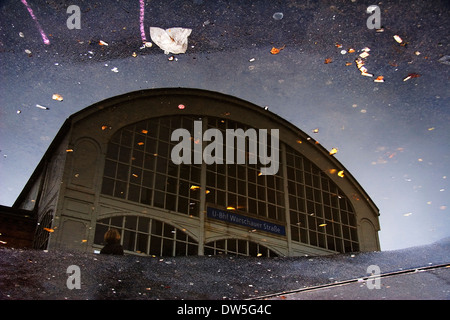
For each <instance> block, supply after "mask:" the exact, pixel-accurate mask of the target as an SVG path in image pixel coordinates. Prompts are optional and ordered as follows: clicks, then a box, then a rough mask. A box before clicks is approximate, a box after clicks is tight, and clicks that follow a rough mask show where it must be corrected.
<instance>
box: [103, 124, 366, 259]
mask: <svg viewBox="0 0 450 320" xmlns="http://www.w3.org/2000/svg"><path fill="white" fill-rule="evenodd" d="M194 120H198V118H195V117H192V116H185V117H162V118H158V119H151V120H147V121H142V122H139V123H136V124H134V125H131V126H128V127H126V128H124V129H122V130H120V131H119V132H118V133H116V134H115V135H114V137H113V138H112V139H111V142H110V144H109V145H108V152H107V160H106V163H105V174H104V183H103V187H102V193H103V194H107V195H111V196H114V197H118V198H123V199H128V200H131V201H135V202H140V203H143V204H147V205H153V206H155V207H160V208H165V209H168V210H173V211H178V212H182V213H186V214H189V215H193V216H198V214H199V204H200V188H191V187H193V186H200V172H201V165H195V164H193V165H180V166H177V165H173V163H172V162H171V161H170V159H169V158H170V150H171V148H172V147H173V146H174V145H175V144H176V143H178V142H171V141H170V132H171V131H172V130H174V129H177V128H180V127H183V128H186V129H187V130H189V131H190V132H192V130H193V121H194ZM207 126H208V128H213V127H215V128H218V129H219V130H221V132H222V133H223V136H224V137H225V129H237V128H242V129H243V130H244V131H245V130H247V129H248V127H246V126H244V125H240V124H238V123H236V122H234V121H230V120H225V119H219V118H212V117H210V118H208V119H207ZM150 131H151V132H150ZM144 132H145V133H144ZM152 133H153V134H152ZM144 139H145V141H144ZM141 142H143V144H142V143H141ZM268 142H270V140H269V141H268ZM224 152H226V151H225V150H224ZM285 154H286V166H285V168H286V170H287V177H288V198H289V206H290V217H291V237H292V240H293V241H298V242H302V243H307V244H310V245H314V246H319V247H323V248H327V249H330V250H335V251H338V252H348V251H358V250H359V247H358V238H357V232H356V221H355V217H354V213H353V211H352V208H351V205H350V204H349V203H348V200H347V199H345V198H344V197H343V196H341V195H340V194H339V190H338V188H337V186H335V185H334V183H333V182H332V181H331V180H329V178H328V177H326V176H325V174H324V173H322V172H320V169H318V168H317V167H316V166H315V165H314V164H313V163H311V162H310V161H308V160H307V159H305V158H303V157H302V156H300V155H299V154H297V153H296V152H295V151H294V150H293V149H292V148H290V147H289V146H286V153H285ZM224 157H225V153H224ZM280 158H281V157H280ZM246 160H247V161H246V163H245V164H243V165H240V164H238V165H226V164H212V165H207V166H206V175H207V180H206V181H207V183H206V202H209V203H214V204H217V205H219V206H224V207H227V208H230V209H237V210H243V211H246V212H248V213H250V214H255V215H257V216H260V217H264V218H270V219H274V220H278V221H282V222H284V221H285V207H284V188H283V179H282V175H281V174H282V170H283V166H282V164H281V163H280V167H279V169H280V170H279V171H278V174H277V175H274V176H263V175H259V174H258V173H259V171H258V166H259V163H258V164H249V163H248V158H247V159H246ZM155 172H156V174H155ZM127 177H128V179H127ZM188 188H189V190H188Z"/></svg>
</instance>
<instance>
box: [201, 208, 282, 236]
mask: <svg viewBox="0 0 450 320" xmlns="http://www.w3.org/2000/svg"><path fill="white" fill-rule="evenodd" d="M206 214H207V216H208V218H212V219H216V220H220V221H225V222H229V223H233V224H238V225H241V226H244V227H248V228H251V229H256V230H261V231H266V232H270V233H274V234H277V235H280V236H285V235H286V230H285V228H284V226H282V225H279V224H275V223H271V222H267V221H264V220H259V219H255V218H250V217H246V216H243V215H240V214H237V213H234V212H230V211H225V210H221V209H216V208H211V207H208V208H207V211H206Z"/></svg>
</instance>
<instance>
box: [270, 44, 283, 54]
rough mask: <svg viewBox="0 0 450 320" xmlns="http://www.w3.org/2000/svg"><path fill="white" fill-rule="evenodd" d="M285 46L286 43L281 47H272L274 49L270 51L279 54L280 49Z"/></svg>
mask: <svg viewBox="0 0 450 320" xmlns="http://www.w3.org/2000/svg"><path fill="white" fill-rule="evenodd" d="M285 47H286V45H284V46H282V47H281V48H275V47H272V49H271V50H270V53H271V54H278V53H280V51H281V50H283V49H284V48H285Z"/></svg>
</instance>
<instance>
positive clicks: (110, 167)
mask: <svg viewBox="0 0 450 320" xmlns="http://www.w3.org/2000/svg"><path fill="white" fill-rule="evenodd" d="M194 120H195V118H194V117H162V118H157V119H151V120H147V121H142V122H139V123H136V124H133V125H130V126H127V127H125V128H123V129H121V130H119V131H118V132H117V133H116V134H115V135H114V136H113V137H112V139H111V141H110V143H109V144H108V150H107V154H106V161H105V171H104V178H103V184H102V194H105V195H109V196H113V197H116V198H121V199H126V200H130V201H133V202H139V203H142V204H145V205H150V206H154V207H159V208H163V209H167V210H171V211H177V212H180V213H185V214H188V215H191V216H198V215H199V205H200V197H199V191H198V190H197V189H192V190H190V191H191V192H188V193H185V192H184V191H180V189H179V188H180V186H186V187H188V188H191V187H192V186H199V185H200V171H201V166H200V165H196V164H193V165H181V166H178V165H174V164H173V163H172V161H171V160H170V150H171V149H172V147H173V146H174V145H175V144H176V143H178V142H172V141H170V136H171V132H172V130H175V129H178V128H180V127H184V128H187V129H188V130H189V129H192V124H193V121H194ZM177 199H178V201H177Z"/></svg>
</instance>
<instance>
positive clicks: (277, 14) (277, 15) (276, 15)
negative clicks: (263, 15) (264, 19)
mask: <svg viewBox="0 0 450 320" xmlns="http://www.w3.org/2000/svg"><path fill="white" fill-rule="evenodd" d="M272 18H274V19H275V20H281V19H283V12H275V13H274V14H273V16H272Z"/></svg>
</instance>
